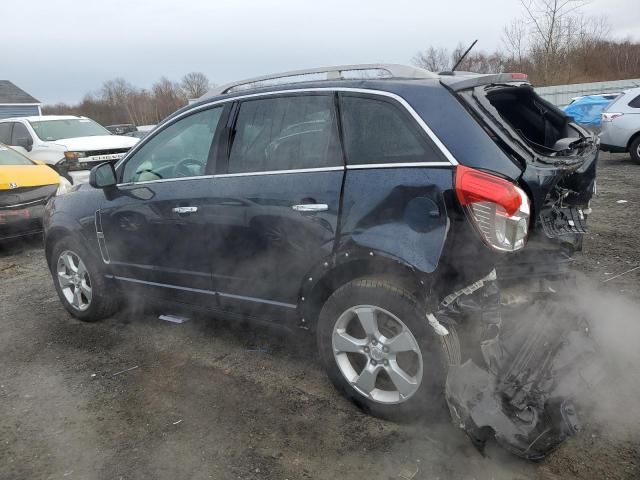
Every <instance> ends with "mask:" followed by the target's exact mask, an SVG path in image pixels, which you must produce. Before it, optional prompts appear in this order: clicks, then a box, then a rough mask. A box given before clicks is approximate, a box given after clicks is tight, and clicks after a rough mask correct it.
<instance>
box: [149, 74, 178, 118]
mask: <svg viewBox="0 0 640 480" xmlns="http://www.w3.org/2000/svg"><path fill="white" fill-rule="evenodd" d="M151 93H152V95H153V101H154V103H155V109H156V122H159V121H161V120H162V119H163V118H165V117H167V116H169V115H171V114H172V113H173V112H175V111H176V110H178V109H179V108H180V107H182V106H184V105H186V104H187V98H186V96H185V95H184V93H183V91H182V89H181V88H180V85H179V84H178V83H176V82H172V81H171V80H169V79H168V78H167V77H162V78H160V80H158V81H157V82H156V83H154V84H153V86H152V87H151Z"/></svg>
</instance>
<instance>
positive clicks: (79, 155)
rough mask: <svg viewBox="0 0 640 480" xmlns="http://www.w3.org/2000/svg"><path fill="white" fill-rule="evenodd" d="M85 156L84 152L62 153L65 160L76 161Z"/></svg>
mask: <svg viewBox="0 0 640 480" xmlns="http://www.w3.org/2000/svg"><path fill="white" fill-rule="evenodd" d="M86 156H87V154H86V153H85V152H64V158H65V159H66V160H77V159H79V158H84V157H86Z"/></svg>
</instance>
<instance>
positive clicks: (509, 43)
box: [413, 0, 640, 86]
mask: <svg viewBox="0 0 640 480" xmlns="http://www.w3.org/2000/svg"><path fill="white" fill-rule="evenodd" d="M586 3H587V0H520V4H521V7H522V15H521V16H520V17H518V18H516V19H514V20H513V21H512V22H511V23H510V24H509V25H507V26H505V27H504V29H503V34H502V46H501V48H499V49H497V50H495V51H494V52H485V51H475V52H474V51H471V52H470V53H469V54H468V55H467V56H466V57H465V58H464V59H463V60H462V62H461V63H460V65H459V66H458V68H457V69H458V70H461V71H470V72H477V73H501V72H523V73H526V74H528V75H529V80H530V81H531V82H532V83H533V84H534V85H536V86H546V85H562V84H569V83H582V82H599V81H606V80H624V79H627V78H640V43H637V42H632V41H631V40H628V39H627V40H615V39H612V38H611V35H610V32H611V28H610V25H609V23H608V21H607V20H606V19H605V18H598V17H590V16H587V15H585V14H584V13H583V7H584V6H585V5H586ZM465 48H466V46H463V45H458V46H457V47H456V48H455V49H454V50H453V51H451V52H450V51H449V50H448V49H446V48H444V47H437V46H429V47H428V48H426V49H425V50H423V51H420V52H418V53H417V54H416V55H415V56H414V58H413V63H414V64H415V65H417V66H419V67H422V68H426V69H427V70H431V71H434V72H440V71H447V70H450V69H451V68H452V67H453V66H454V65H455V63H456V62H457V61H458V60H459V59H460V57H461V56H462V54H463V53H464V51H465Z"/></svg>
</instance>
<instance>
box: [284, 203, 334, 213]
mask: <svg viewBox="0 0 640 480" xmlns="http://www.w3.org/2000/svg"><path fill="white" fill-rule="evenodd" d="M291 208H293V209H294V210H295V211H296V212H326V211H327V210H329V205H327V204H326V203H303V204H300V205H292V206H291Z"/></svg>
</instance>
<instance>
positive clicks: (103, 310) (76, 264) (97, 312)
mask: <svg viewBox="0 0 640 480" xmlns="http://www.w3.org/2000/svg"><path fill="white" fill-rule="evenodd" d="M51 253H52V255H51V263H50V265H49V268H50V270H51V275H52V276H53V283H54V285H55V288H56V291H57V293H58V297H60V301H61V302H62V304H63V305H64V307H65V308H66V309H67V311H68V312H69V313H71V315H73V316H74V317H76V318H78V319H80V320H83V321H85V322H94V321H97V320H100V319H102V318H105V317H108V316H110V315H112V314H114V313H115V312H116V311H117V310H118V303H119V302H118V295H117V293H116V292H115V291H114V289H113V288H109V285H108V283H107V279H105V278H104V275H103V274H102V272H101V271H100V267H99V265H98V264H97V262H95V260H94V259H93V257H91V256H90V255H89V253H88V252H87V251H86V249H85V248H84V247H83V246H82V245H80V244H79V243H78V242H76V241H75V240H73V239H72V238H70V237H65V238H62V239H61V240H59V241H58V242H57V243H56V244H55V245H54V247H53V249H52V252H51Z"/></svg>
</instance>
